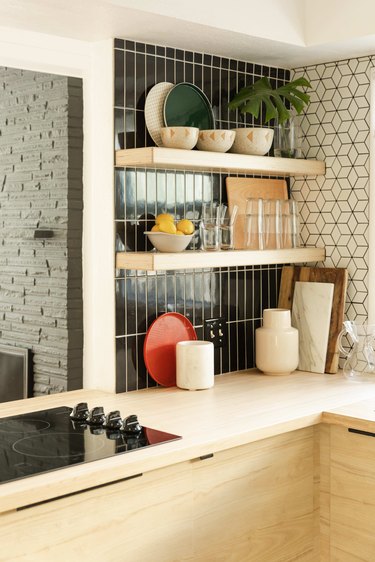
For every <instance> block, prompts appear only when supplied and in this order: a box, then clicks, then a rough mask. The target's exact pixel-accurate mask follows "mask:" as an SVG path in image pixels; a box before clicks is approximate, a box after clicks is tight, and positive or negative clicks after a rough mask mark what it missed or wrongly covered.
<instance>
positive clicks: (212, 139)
mask: <svg viewBox="0 0 375 562" xmlns="http://www.w3.org/2000/svg"><path fill="white" fill-rule="evenodd" d="M235 136H236V132H235V131H230V130H229V129H218V130H215V129H206V130H203V131H199V136H198V142H197V149H198V150H209V151H211V152H227V150H229V149H230V147H231V146H232V144H233V142H234V138H235Z"/></svg>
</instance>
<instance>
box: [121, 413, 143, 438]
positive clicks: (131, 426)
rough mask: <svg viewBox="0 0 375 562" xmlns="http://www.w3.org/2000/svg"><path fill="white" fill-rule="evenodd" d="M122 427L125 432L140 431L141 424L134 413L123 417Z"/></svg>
mask: <svg viewBox="0 0 375 562" xmlns="http://www.w3.org/2000/svg"><path fill="white" fill-rule="evenodd" d="M123 428H124V431H125V433H140V432H141V431H142V426H141V425H140V423H139V421H138V418H137V416H136V415H135V414H133V415H131V416H128V417H127V418H125V419H124V421H123Z"/></svg>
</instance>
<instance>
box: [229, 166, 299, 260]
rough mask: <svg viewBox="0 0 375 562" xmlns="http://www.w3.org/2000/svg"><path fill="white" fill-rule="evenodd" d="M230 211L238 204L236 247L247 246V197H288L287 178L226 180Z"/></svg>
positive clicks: (237, 248)
mask: <svg viewBox="0 0 375 562" xmlns="http://www.w3.org/2000/svg"><path fill="white" fill-rule="evenodd" d="M225 183H226V188H227V197H228V208H229V212H230V213H231V212H232V209H233V207H234V205H238V215H237V220H236V222H235V225H234V247H235V249H236V250H243V249H245V248H246V220H245V211H246V200H247V199H251V198H254V199H288V186H287V183H286V180H274V179H266V178H233V177H227V178H226V180H225Z"/></svg>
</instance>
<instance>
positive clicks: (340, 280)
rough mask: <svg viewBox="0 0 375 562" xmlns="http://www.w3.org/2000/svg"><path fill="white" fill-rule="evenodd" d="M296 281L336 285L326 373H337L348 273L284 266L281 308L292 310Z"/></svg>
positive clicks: (330, 269) (327, 269)
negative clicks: (339, 338)
mask: <svg viewBox="0 0 375 562" xmlns="http://www.w3.org/2000/svg"><path fill="white" fill-rule="evenodd" d="M296 281H310V282H314V283H333V284H334V290H333V300H332V312H331V320H330V326H329V336H328V346H327V356H326V364H325V372H326V373H330V374H333V373H337V371H338V367H339V349H338V336H339V333H340V331H341V329H342V323H343V321H344V309H345V297H346V289H347V285H348V271H347V270H346V269H344V268H335V267H325V268H320V267H300V266H293V265H291V266H284V267H283V271H282V275H281V284H280V293H279V304H278V306H279V308H289V310H291V309H292V304H293V295H294V285H295V283H296Z"/></svg>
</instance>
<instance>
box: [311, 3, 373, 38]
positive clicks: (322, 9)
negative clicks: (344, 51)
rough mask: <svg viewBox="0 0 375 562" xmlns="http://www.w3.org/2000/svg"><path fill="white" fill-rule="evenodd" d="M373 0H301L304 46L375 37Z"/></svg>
mask: <svg viewBox="0 0 375 562" xmlns="http://www.w3.org/2000/svg"><path fill="white" fill-rule="evenodd" d="M374 20H375V2H374V1H373V0H356V1H355V2H354V1H351V2H350V1H347V0H328V1H327V0H305V38H306V45H324V44H325V43H331V42H334V41H348V40H350V39H359V38H365V37H369V36H371V35H372V36H374V35H375V27H374Z"/></svg>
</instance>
